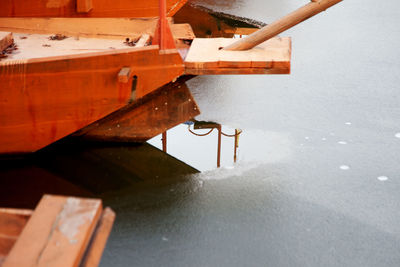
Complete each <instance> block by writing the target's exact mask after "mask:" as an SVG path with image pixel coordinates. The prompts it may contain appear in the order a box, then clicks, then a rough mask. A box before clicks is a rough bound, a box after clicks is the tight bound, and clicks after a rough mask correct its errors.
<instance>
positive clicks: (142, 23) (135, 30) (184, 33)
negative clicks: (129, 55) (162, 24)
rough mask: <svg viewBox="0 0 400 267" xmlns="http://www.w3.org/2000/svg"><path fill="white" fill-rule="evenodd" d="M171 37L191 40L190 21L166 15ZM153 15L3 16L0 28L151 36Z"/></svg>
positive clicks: (116, 36) (95, 35)
mask: <svg viewBox="0 0 400 267" xmlns="http://www.w3.org/2000/svg"><path fill="white" fill-rule="evenodd" d="M168 20H169V22H170V26H171V31H172V35H173V36H174V39H193V38H194V33H193V31H192V28H191V27H190V25H189V24H185V23H183V24H172V23H171V18H168ZM156 25H157V19H156V18H142V19H128V18H7V17H5V18H2V17H0V31H8V32H15V33H17V32H19V33H37V34H56V33H58V34H63V35H66V36H78V37H91V38H107V39H120V40H125V38H127V37H128V38H138V37H140V36H142V35H144V34H148V35H150V36H152V35H154V32H155V29H156Z"/></svg>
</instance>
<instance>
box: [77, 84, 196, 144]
mask: <svg viewBox="0 0 400 267" xmlns="http://www.w3.org/2000/svg"><path fill="white" fill-rule="evenodd" d="M183 81H184V80H178V81H177V82H175V83H171V84H168V85H166V86H164V87H162V88H160V89H158V90H157V91H156V92H154V93H153V94H149V95H147V96H146V97H145V98H143V99H140V100H136V101H135V102H133V103H132V104H130V105H129V106H127V107H125V108H123V109H121V110H120V111H117V112H115V113H113V114H111V115H110V116H109V117H107V118H104V119H103V120H100V121H98V122H96V123H94V124H92V125H90V126H88V127H86V128H85V129H83V130H81V131H79V132H77V133H76V134H77V135H80V136H84V137H85V138H88V139H90V140H101V141H113V142H144V141H147V140H149V139H150V138H152V137H154V136H157V135H159V134H160V133H163V132H165V131H166V130H168V129H170V128H172V127H174V126H176V125H178V124H180V123H183V122H185V121H188V120H189V119H192V118H194V117H195V116H197V115H199V114H200V110H199V108H198V106H197V104H196V102H195V100H194V98H193V96H192V95H191V93H190V91H189V89H188V88H187V86H186V84H185V83H184V82H183Z"/></svg>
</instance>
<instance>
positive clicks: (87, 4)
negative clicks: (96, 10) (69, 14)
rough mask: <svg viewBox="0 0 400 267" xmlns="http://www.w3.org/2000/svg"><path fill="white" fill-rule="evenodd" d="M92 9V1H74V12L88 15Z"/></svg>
mask: <svg viewBox="0 0 400 267" xmlns="http://www.w3.org/2000/svg"><path fill="white" fill-rule="evenodd" d="M92 8H93V1H92V0H76V12H78V13H88V12H89V11H90V10H92Z"/></svg>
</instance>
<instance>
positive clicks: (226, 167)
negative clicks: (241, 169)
mask: <svg viewBox="0 0 400 267" xmlns="http://www.w3.org/2000/svg"><path fill="white" fill-rule="evenodd" d="M234 168H235V166H225V169H227V170H233V169H234Z"/></svg>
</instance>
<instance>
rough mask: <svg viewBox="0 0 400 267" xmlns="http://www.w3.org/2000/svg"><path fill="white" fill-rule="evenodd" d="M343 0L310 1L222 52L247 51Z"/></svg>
mask: <svg viewBox="0 0 400 267" xmlns="http://www.w3.org/2000/svg"><path fill="white" fill-rule="evenodd" d="M341 1H343V0H311V3H308V4H307V5H305V6H303V7H301V8H299V9H297V10H296V11H294V12H292V13H290V14H288V15H286V16H285V17H283V18H281V19H279V20H277V21H275V22H273V23H271V24H268V25H267V26H265V27H263V28H261V29H260V30H258V31H256V32H254V33H252V34H250V35H249V36H248V37H246V38H243V39H240V40H239V41H237V42H235V43H233V44H231V45H229V46H227V47H225V48H224V49H223V50H230V51H242V50H249V49H251V48H253V47H255V46H257V45H259V44H261V43H263V42H265V41H267V40H268V39H271V38H272V37H275V36H276V35H278V34H280V33H281V32H284V31H286V30H287V29H289V28H291V27H293V26H295V25H297V24H299V23H301V22H303V21H305V20H307V19H309V18H311V17H313V16H315V15H317V14H318V13H320V12H322V11H325V10H326V9H328V8H330V7H331V6H333V5H336V4H337V3H339V2H341Z"/></svg>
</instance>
